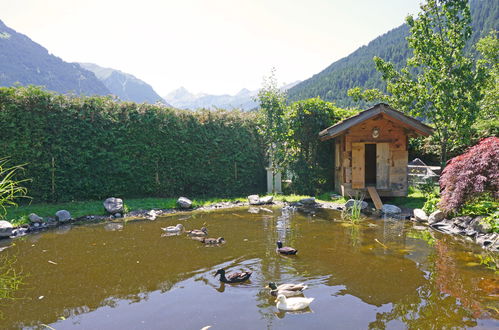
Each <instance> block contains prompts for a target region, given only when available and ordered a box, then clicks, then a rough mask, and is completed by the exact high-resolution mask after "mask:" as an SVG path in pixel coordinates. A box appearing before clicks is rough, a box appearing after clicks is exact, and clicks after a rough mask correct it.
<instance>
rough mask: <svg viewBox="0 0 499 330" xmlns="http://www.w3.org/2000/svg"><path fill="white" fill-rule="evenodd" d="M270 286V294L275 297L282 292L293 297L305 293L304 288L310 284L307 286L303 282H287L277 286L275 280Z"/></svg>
mask: <svg viewBox="0 0 499 330" xmlns="http://www.w3.org/2000/svg"><path fill="white" fill-rule="evenodd" d="M268 288H270V294H271V295H273V296H275V297H277V296H278V295H280V294H282V295H284V296H286V297H293V296H299V295H301V294H302V293H303V290H305V289H306V288H308V286H306V285H305V284H303V283H300V284H293V283H286V284H281V285H279V286H276V284H275V283H274V282H270V283H269V285H268Z"/></svg>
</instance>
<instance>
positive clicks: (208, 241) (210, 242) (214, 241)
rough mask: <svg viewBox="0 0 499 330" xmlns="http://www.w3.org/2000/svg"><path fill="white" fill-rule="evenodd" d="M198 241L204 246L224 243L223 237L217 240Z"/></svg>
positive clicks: (205, 239)
mask: <svg viewBox="0 0 499 330" xmlns="http://www.w3.org/2000/svg"><path fill="white" fill-rule="evenodd" d="M200 241H201V242H203V243H204V244H210V245H215V244H223V243H225V239H224V238H223V237H219V238H201V239H200Z"/></svg>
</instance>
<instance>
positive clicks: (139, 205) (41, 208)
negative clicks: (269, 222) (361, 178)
mask: <svg viewBox="0 0 499 330" xmlns="http://www.w3.org/2000/svg"><path fill="white" fill-rule="evenodd" d="M330 195H331V194H330V193H324V194H321V195H319V196H317V197H316V199H317V201H318V202H335V203H338V204H343V203H345V202H346V201H347V199H345V198H343V197H341V198H339V199H335V200H332V199H331V198H330ZM308 197H310V196H307V195H274V200H276V201H282V202H296V201H299V200H300V199H302V198H308ZM235 201H241V202H245V201H247V198H246V197H235V198H215V197H214V198H195V199H193V200H192V202H193V206H194V207H200V206H205V205H209V204H214V203H218V202H235ZM425 201H426V198H425V197H424V195H423V193H422V192H421V191H419V190H417V189H409V196H408V197H394V198H390V199H383V202H384V203H390V204H394V205H397V206H402V207H408V208H422V207H423V205H424V203H425ZM124 202H125V206H126V209H127V211H134V210H139V209H146V210H147V209H155V208H157V209H170V208H175V207H176V203H177V199H176V198H154V197H150V198H130V199H124ZM102 203H103V201H100V200H99V201H79V202H66V203H56V204H49V203H40V204H30V205H21V206H18V207H10V208H7V216H6V217H5V218H6V219H7V220H8V221H10V222H12V223H16V224H22V223H27V222H28V218H27V216H28V215H29V214H30V213H36V214H38V215H39V216H41V217H53V216H54V215H55V212H57V211H59V210H68V211H69V212H70V213H71V215H72V216H73V217H74V218H78V217H81V216H85V215H105V214H106V212H105V211H104V207H103V205H102Z"/></svg>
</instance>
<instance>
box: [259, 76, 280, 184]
mask: <svg viewBox="0 0 499 330" xmlns="http://www.w3.org/2000/svg"><path fill="white" fill-rule="evenodd" d="M258 101H259V103H260V118H259V130H260V133H261V134H262V137H263V140H264V144H265V147H266V155H267V159H268V162H269V168H270V169H271V171H272V173H273V174H275V173H277V172H281V171H282V170H283V169H284V167H285V163H286V133H287V127H286V121H285V118H284V113H285V110H286V94H285V93H284V92H282V91H281V90H280V89H279V88H278V87H277V80H276V78H275V69H272V71H271V74H270V76H269V77H266V78H264V81H263V86H262V88H261V89H260V90H259V91H258Z"/></svg>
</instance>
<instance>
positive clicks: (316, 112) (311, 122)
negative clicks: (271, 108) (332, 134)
mask: <svg viewBox="0 0 499 330" xmlns="http://www.w3.org/2000/svg"><path fill="white" fill-rule="evenodd" d="M355 113H356V111H355V110H344V109H341V108H338V107H336V106H334V104H333V103H331V102H326V101H323V100H321V99H320V98H319V97H317V98H312V99H307V100H303V101H297V102H294V103H292V104H291V105H290V106H289V108H288V110H287V112H286V122H287V123H288V128H289V132H288V134H287V139H288V143H287V145H288V156H289V167H290V169H291V171H292V172H293V176H294V178H293V187H294V190H295V192H297V193H304V194H311V195H313V194H315V193H316V191H317V190H320V188H321V186H325V184H326V183H327V181H329V180H330V179H331V178H332V176H331V162H332V157H331V145H330V144H329V143H324V142H321V141H320V140H319V137H318V134H319V132H320V131H321V130H323V129H325V128H327V127H329V126H331V125H333V124H335V123H336V122H338V121H340V120H342V119H344V118H347V117H350V116H352V115H354V114H355Z"/></svg>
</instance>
